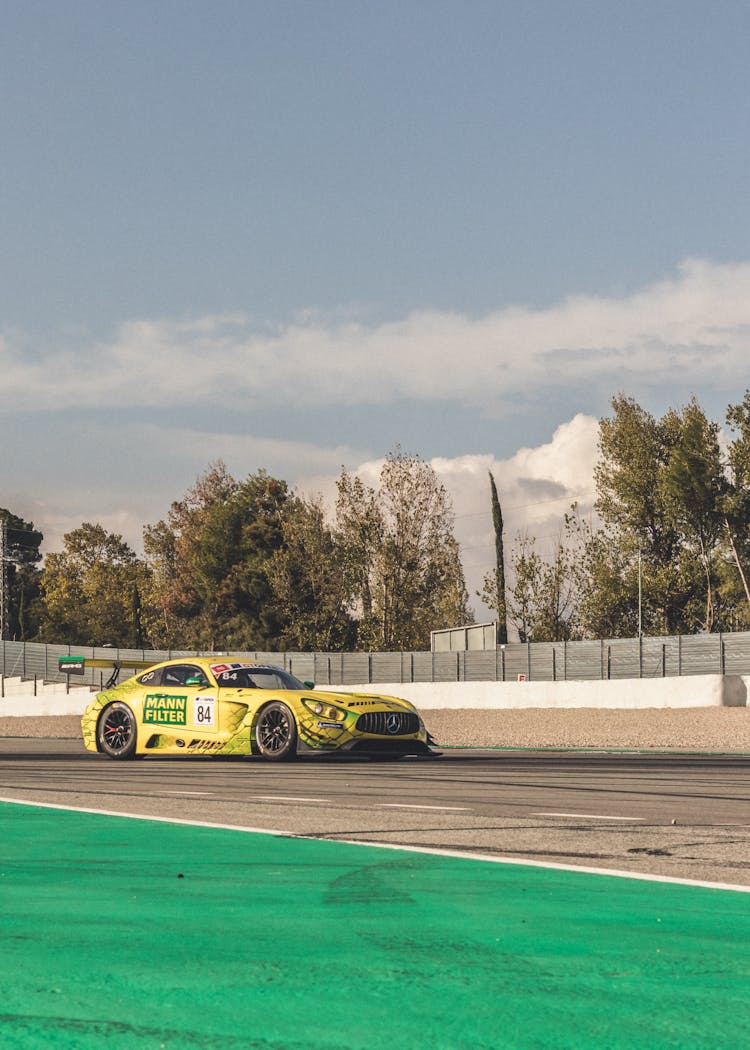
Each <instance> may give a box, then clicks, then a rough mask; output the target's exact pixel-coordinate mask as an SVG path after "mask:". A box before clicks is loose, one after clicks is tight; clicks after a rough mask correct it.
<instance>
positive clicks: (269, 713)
mask: <svg viewBox="0 0 750 1050" xmlns="http://www.w3.org/2000/svg"><path fill="white" fill-rule="evenodd" d="M255 743H256V744H257V746H258V751H259V752H260V754H261V755H262V756H263V758H268V759H271V760H272V761H276V762H281V761H283V760H284V759H287V758H293V757H294V755H295V753H296V750H297V726H296V724H295V721H294V715H293V714H292V712H291V711H290V710H289V708H288V707H287V706H286V704H282V703H279V702H278V701H274V702H273V703H272V704H268V706H267V707H264V708H263V710H262V711H261V712H260V714H259V715H258V721H257V723H256V726H255Z"/></svg>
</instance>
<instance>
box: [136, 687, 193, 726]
mask: <svg viewBox="0 0 750 1050" xmlns="http://www.w3.org/2000/svg"><path fill="white" fill-rule="evenodd" d="M187 699H188V698H187V697H186V696H170V695H169V694H168V693H148V694H147V696H146V699H145V700H144V701H143V721H144V723H148V724H149V725H159V726H184V725H186V723H187Z"/></svg>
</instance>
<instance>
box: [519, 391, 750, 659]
mask: <svg viewBox="0 0 750 1050" xmlns="http://www.w3.org/2000/svg"><path fill="white" fill-rule="evenodd" d="M612 409H613V414H612V416H611V417H609V418H606V419H602V420H601V421H600V425H599V461H598V464H597V467H596V471H595V481H596V486H597V502H596V510H597V512H598V515H599V519H600V520H599V523H598V525H597V527H596V528H594V527H593V526H592V525H590V524H588V523H584V522H581V521H580V520H578V519H577V517H576V515H569V516H566V526H565V527H566V530H567V537H566V539H565V541H564V542H563V543H562V545H558V549H557V552H556V554H555V555H554V557H553V558H552V559H551V560H549V561H544V560H542V559H540V558H539V556H538V555H537V554H536V553H535V551H534V545H533V541H529V540H528V539H526V540H524V541H522V542H521V545H520V548H519V551H518V552H517V553H516V554H515V555H514V565H515V569H516V583H515V586H514V589H513V602H512V609H513V616H515V618H516V621H517V625H518V629H519V632H521V633H522V634H523V635H524V636H526V637H532V636H533V637H534V638H536V639H538V640H540V639H541V638H542V637H544V638H547V639H552V638H555V637H561V636H563V635H564V631H565V630H566V629H568V630H570V631H571V632H572V633H571V636H580V637H599V638H603V637H613V638H616V637H632V636H633V635H635V634H636V633H637V631H638V627H639V623H640V625H641V628H642V630H643V632H644V633H645V634H652V635H666V634H680V633H692V632H695V631H712V630H729V629H736V628H739V627H748V626H750V588H748V582H747V575H746V572H745V566H746V565H747V564H748V560H749V559H750V394H746V395H745V398H744V400H743V401H742V403H741V404H739V405H734V406H732V405H730V406H729V409H728V411H727V422H728V424H729V425H730V427H731V428H732V430H733V431H734V434H735V437H734V440H733V441H732V442H731V443H730V444H729V445H728V447H727V449H726V452H725V453H723V452H722V446H721V442H720V428H719V426H718V424H716V423H714V422H712V421H710V420H709V419H708V418H707V417H706V415H705V413H704V412H703V410H702V409H701V407H700V405H699V404H698V402H697V400H696V399H695V398H692V399H691V401H690V402H689V404H688V405H686V406H685V407H684V408H683V409H681V410H680V411H676V410H673V409H670V410H669V411H668V412H667V413H665V415H664V416H663V418H662V419H656V418H654V416H652V415H651V414H650V413H648V412H646V411H645V410H644V409H643V408H642V407H641V406H640V405H638V404H637V403H636V402H635V401H634V400H633V399H632V398H628V397H625V396H623V395H619V396H617V397H615V398H613V400H612ZM561 574H562V575H563V576H564V577H565V578H566V579H567V581H568V583H567V587H568V590H567V591H564V589H561V586H560V576H561ZM561 594H562V595H563V597H564V599H565V600H564V601H563V604H562V607H563V608H564V609H566V610H567V611H566V613H565V616H564V619H565V621H566V626H565V627H564V628H563V627H561V625H560V623H559V622H558V617H556V616H555V615H553V614H554V611H555V609H556V608H558V607H559V606H560V595H561ZM544 609H547V610H548V611H547V613H546V614H545V613H543V611H542V610H544Z"/></svg>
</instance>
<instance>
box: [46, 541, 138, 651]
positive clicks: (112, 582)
mask: <svg viewBox="0 0 750 1050" xmlns="http://www.w3.org/2000/svg"><path fill="white" fill-rule="evenodd" d="M63 541H64V547H63V550H62V551H60V552H58V553H52V554H48V555H47V557H46V559H45V563H44V571H43V573H42V577H41V592H42V597H41V601H40V609H41V616H40V620H41V623H40V637H41V638H42V640H44V641H49V642H68V643H70V644H71V645H114V646H122V647H126V648H129V647H132V648H136V647H139V646H138V643H139V641H141V640H142V636H141V631H140V623H139V620H140V610H139V616H138V617H136V616H135V611H136V606H135V595H136V594H138V595H140V594H141V593H142V592H144V591H148V588H149V572H148V569H147V566H146V565H145V563H144V562H143V561H141V560H140V559H139V558H138V557H137V556H136V554H135V552H134V551H133V550H132V549H131V548H130V547H129V546H128V544H127V543H125V541H124V540H123V538H122V536H118V535H117V534H116V533H109V532H107V531H106V530H105V529H104V528H103V527H102V526H101V525H99V524H91V523H89V522H84V523H83V524H82V525H81V526H80V527H79V528H77V529H74V530H73V531H72V532H68V533H66V534H65V536H64V537H63ZM138 606H140V597H139V598H138Z"/></svg>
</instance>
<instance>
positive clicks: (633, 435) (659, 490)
mask: <svg viewBox="0 0 750 1050" xmlns="http://www.w3.org/2000/svg"><path fill="white" fill-rule="evenodd" d="M612 408H613V411H614V415H613V416H612V417H611V418H609V419H602V420H600V423H599V462H598V463H597V466H596V469H595V474H594V477H595V481H596V487H597V501H596V510H597V511H598V513H599V515H600V517H601V519H602V523H603V527H604V529H605V530H606V533H607V537H608V540H609V542H610V543H611V544H613V545H614V549H616V551H617V561H618V562H619V564H620V566H621V570H622V575H621V576H620V580H619V583H620V584H624V583H625V582H628V584H629V588H630V592H631V598H630V600H629V601H628V603H627V607H628V608H632V606H633V605H636V606H637V601H638V598H637V586H638V572H637V565H638V562H639V560H640V563H641V565H642V570H643V571H642V575H641V579H642V581H643V596H642V624H643V630H644V633H647V634H648V633H652V634H677V633H679V632H680V631H681V630H683V629H686V627H687V625H686V617H685V610H686V602H687V601H688V600H689V598H690V596H691V595H692V594H693V593H694V590H695V578H694V577H695V574H694V571H693V570H694V568H695V566H694V565H692V564H690V560H689V559H685V557H684V549H683V543H682V537H681V531H680V526H679V524H678V521H677V519H676V516H675V503H674V499H673V493H668V492H667V491H666V489H665V474H666V466H667V463H668V461H669V457H670V455H671V452H672V449H673V448H674V447H675V445H676V444H677V443H678V441H679V438H680V431H681V427H680V421H679V416H678V415H677V414H676V413H668V414H667V415H666V416H665V417H664V418H663V419H662V420H656V419H655V418H654V417H653V416H652V415H651V414H650V413H648V412H646V411H645V410H644V409H643V408H641V406H640V405H638V404H637V403H636V402H635V401H634V400H633V399H632V398H628V397H624V396H623V395H619V396H617V397H615V398H613V399H612ZM612 582H615V581H614V580H613V581H612ZM590 597H591V599H592V600H593V597H594V595H593V593H592V594H591V595H590ZM601 598H602V600H603V601H604V603H605V604H609V605H610V606H611V603H612V594H611V593H606V592H605V593H602V594H601ZM591 611H593V610H591ZM687 629H691V628H687Z"/></svg>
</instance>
